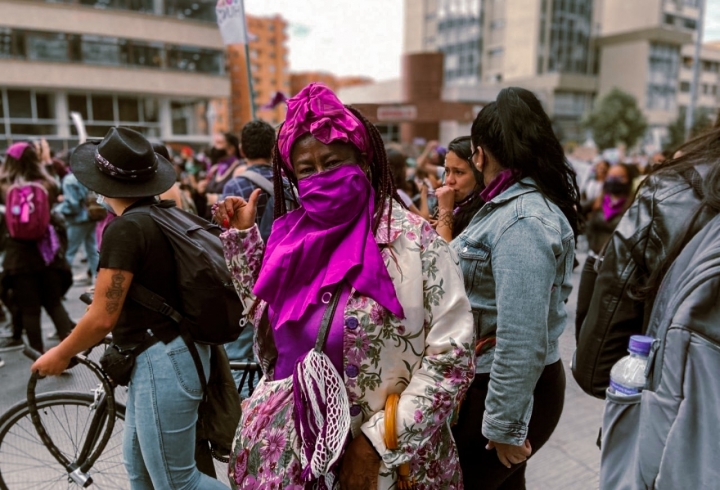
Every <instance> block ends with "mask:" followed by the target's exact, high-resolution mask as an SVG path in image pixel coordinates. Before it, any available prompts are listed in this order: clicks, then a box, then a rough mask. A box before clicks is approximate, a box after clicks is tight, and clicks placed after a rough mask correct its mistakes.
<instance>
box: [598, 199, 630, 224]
mask: <svg viewBox="0 0 720 490" xmlns="http://www.w3.org/2000/svg"><path fill="white" fill-rule="evenodd" d="M626 201H627V198H625V197H622V198H620V199H616V200H615V202H613V199H612V197H610V194H605V196H604V197H603V202H602V210H603V215H604V216H605V221H610V220H611V219H613V218H614V217H615V216H617V215H619V214H621V213H622V212H623V211H625V202H626Z"/></svg>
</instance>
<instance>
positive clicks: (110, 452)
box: [0, 392, 130, 490]
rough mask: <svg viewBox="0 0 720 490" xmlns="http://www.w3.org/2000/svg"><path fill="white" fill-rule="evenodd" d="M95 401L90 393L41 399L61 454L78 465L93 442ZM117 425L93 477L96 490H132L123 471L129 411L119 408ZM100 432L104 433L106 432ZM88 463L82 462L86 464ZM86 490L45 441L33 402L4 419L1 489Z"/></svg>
mask: <svg viewBox="0 0 720 490" xmlns="http://www.w3.org/2000/svg"><path fill="white" fill-rule="evenodd" d="M93 402H94V397H93V396H92V395H90V394H84V393H70V392H62V393H45V394H42V395H38V396H37V399H36V403H37V408H38V413H39V415H40V417H41V419H42V423H43V425H44V426H45V429H46V430H47V432H48V435H49V436H50V438H51V439H52V441H53V442H54V443H55V444H56V445H57V447H58V449H59V450H60V452H61V453H62V454H63V455H64V456H65V457H66V458H67V459H68V460H70V461H73V462H75V461H76V460H77V455H78V453H79V452H80V450H81V448H82V447H83V443H84V442H85V440H86V438H87V437H94V438H97V436H98V435H97V434H88V428H89V426H90V421H91V419H92V415H93V413H92V410H93V408H91V406H92V405H93ZM116 418H117V420H116V423H115V427H114V429H113V433H112V435H111V437H110V440H109V442H108V444H107V446H106V447H105V450H104V451H103V453H102V454H101V455H100V457H99V458H98V459H97V461H96V462H95V464H94V465H93V467H92V468H91V469H90V471H89V473H90V475H91V476H92V479H93V484H92V485H91V488H97V489H127V488H129V487H130V485H129V483H128V478H127V473H126V472H125V468H124V466H123V458H122V434H123V429H124V425H125V424H124V421H125V407H124V406H122V405H119V404H118V405H117V411H116ZM100 430H103V428H102V427H101V428H100ZM80 463H82V462H80ZM44 488H47V489H53V490H54V489H59V488H68V489H74V488H80V487H79V486H78V485H76V484H75V483H74V482H72V481H70V480H69V479H68V474H67V472H66V470H65V468H63V467H62V466H61V465H60V464H59V463H58V462H57V461H56V460H55V458H54V457H53V456H52V455H51V454H50V452H49V451H48V449H47V448H46V447H45V445H44V444H43V443H42V441H41V440H40V437H39V436H38V434H37V432H36V430H35V427H34V426H33V423H32V421H31V419H30V411H29V409H28V406H27V402H22V403H19V404H16V405H14V406H13V407H12V408H10V409H9V410H8V411H7V412H6V413H5V414H4V415H3V416H2V417H0V490H22V489H28V490H30V489H32V490H40V489H44Z"/></svg>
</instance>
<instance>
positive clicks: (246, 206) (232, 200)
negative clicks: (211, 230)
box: [213, 189, 262, 230]
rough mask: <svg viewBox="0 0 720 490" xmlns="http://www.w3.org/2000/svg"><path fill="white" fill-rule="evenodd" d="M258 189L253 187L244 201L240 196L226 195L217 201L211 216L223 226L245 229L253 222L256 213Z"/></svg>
mask: <svg viewBox="0 0 720 490" xmlns="http://www.w3.org/2000/svg"><path fill="white" fill-rule="evenodd" d="M260 192H262V191H261V190H260V189H255V190H254V191H253V193H252V194H250V199H249V200H248V201H247V202H246V201H245V199H243V198H242V197H228V198H227V199H225V200H223V201H219V202H218V203H217V206H216V208H215V210H214V211H213V218H214V219H215V221H216V222H217V223H219V224H220V225H221V226H222V227H223V228H235V229H237V230H247V229H248V228H251V227H252V225H254V224H255V216H256V215H257V201H258V198H259V197H260Z"/></svg>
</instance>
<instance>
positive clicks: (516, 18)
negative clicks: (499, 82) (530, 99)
mask: <svg viewBox="0 0 720 490" xmlns="http://www.w3.org/2000/svg"><path fill="white" fill-rule="evenodd" d="M539 39H540V2H538V1H537V0H513V1H512V2H509V3H508V5H507V8H506V9H505V57H504V60H503V78H502V79H503V82H510V81H512V80H513V79H517V78H523V77H530V76H533V75H535V74H536V73H537V70H536V68H537V50H538V42H539Z"/></svg>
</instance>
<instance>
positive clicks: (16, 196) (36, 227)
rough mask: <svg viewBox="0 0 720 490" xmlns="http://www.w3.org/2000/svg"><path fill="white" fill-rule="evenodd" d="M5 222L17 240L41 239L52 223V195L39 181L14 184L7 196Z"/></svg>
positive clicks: (11, 234) (9, 231)
mask: <svg viewBox="0 0 720 490" xmlns="http://www.w3.org/2000/svg"><path fill="white" fill-rule="evenodd" d="M5 223H6V225H7V229H8V233H10V236H11V237H12V238H15V239H17V240H40V239H41V238H42V237H43V236H44V235H45V232H47V229H48V226H49V225H50V197H49V196H48V192H47V190H46V189H45V187H43V186H42V185H40V184H38V183H37V182H24V183H19V184H13V185H12V186H10V189H8V192H7V197H6V198H5Z"/></svg>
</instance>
